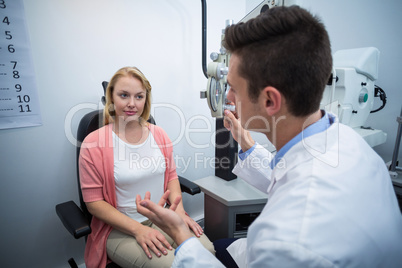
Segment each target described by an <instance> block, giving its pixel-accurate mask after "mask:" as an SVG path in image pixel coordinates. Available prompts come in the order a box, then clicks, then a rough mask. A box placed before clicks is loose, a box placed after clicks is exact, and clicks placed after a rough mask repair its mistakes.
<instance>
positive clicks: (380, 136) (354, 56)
mask: <svg viewBox="0 0 402 268" xmlns="http://www.w3.org/2000/svg"><path fill="white" fill-rule="evenodd" d="M379 56H380V52H379V50H378V49H377V48H374V47H367V48H356V49H346V50H339V51H337V52H335V54H334V55H333V65H334V67H333V71H332V75H331V79H330V80H329V82H328V85H327V86H326V88H325V90H324V94H323V97H322V100H321V104H320V108H321V109H325V110H326V111H329V112H332V113H333V114H335V115H337V116H338V118H339V122H341V123H343V124H345V125H348V126H350V127H351V128H353V129H354V130H355V131H356V132H357V133H359V134H360V135H361V136H362V137H363V138H364V139H365V140H366V141H367V143H368V144H369V145H370V146H372V147H374V146H376V145H379V144H382V143H384V142H385V141H386V139H387V134H386V133H384V132H383V131H381V130H377V129H372V128H370V127H364V126H363V125H364V124H365V122H366V120H367V118H368V116H369V115H370V112H372V109H373V104H374V96H375V88H376V86H375V84H374V82H375V80H377V78H378V61H379ZM377 110H378V109H377Z"/></svg>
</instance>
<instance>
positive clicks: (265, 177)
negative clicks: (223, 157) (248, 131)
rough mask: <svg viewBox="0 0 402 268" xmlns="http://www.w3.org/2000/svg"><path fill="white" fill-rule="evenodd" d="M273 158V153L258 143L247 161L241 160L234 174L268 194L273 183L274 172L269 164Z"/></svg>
mask: <svg viewBox="0 0 402 268" xmlns="http://www.w3.org/2000/svg"><path fill="white" fill-rule="evenodd" d="M272 158H273V155H272V153H271V152H269V151H268V150H267V149H265V148H264V147H263V146H261V145H260V144H258V143H256V147H255V148H254V150H253V151H252V152H251V153H250V154H249V155H248V156H247V157H246V158H245V159H243V160H242V159H240V158H239V161H238V162H237V164H236V166H235V167H234V169H233V171H232V172H233V173H234V174H236V175H237V176H238V177H239V178H241V179H243V180H244V181H246V182H247V183H249V184H250V185H252V186H254V187H255V188H257V189H258V190H260V191H261V192H263V193H266V192H267V189H268V186H269V184H270V183H271V172H272V170H271V168H270V166H269V164H270V162H271V160H272Z"/></svg>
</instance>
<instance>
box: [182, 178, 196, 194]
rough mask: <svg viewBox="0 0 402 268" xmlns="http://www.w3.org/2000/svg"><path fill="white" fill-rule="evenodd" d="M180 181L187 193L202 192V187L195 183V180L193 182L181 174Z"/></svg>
mask: <svg viewBox="0 0 402 268" xmlns="http://www.w3.org/2000/svg"><path fill="white" fill-rule="evenodd" d="M179 181H180V187H181V191H182V192H185V193H188V194H191V195H195V194H198V193H201V189H200V187H199V186H198V185H197V184H195V183H194V182H192V181H190V180H188V179H186V178H183V177H181V176H179Z"/></svg>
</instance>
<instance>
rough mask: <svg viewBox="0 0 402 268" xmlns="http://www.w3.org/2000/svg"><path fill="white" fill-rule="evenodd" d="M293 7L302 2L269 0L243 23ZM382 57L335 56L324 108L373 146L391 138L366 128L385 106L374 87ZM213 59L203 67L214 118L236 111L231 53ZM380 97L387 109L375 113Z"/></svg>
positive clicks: (361, 52) (365, 53)
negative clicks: (230, 76) (230, 95)
mask: <svg viewBox="0 0 402 268" xmlns="http://www.w3.org/2000/svg"><path fill="white" fill-rule="evenodd" d="M293 4H300V0H299V1H298V0H282V1H274V0H266V1H263V2H262V3H261V4H260V5H258V6H257V7H256V8H255V9H254V10H252V11H251V12H250V13H249V14H247V15H246V16H245V17H244V18H243V19H242V20H240V21H239V22H246V21H248V20H249V19H252V18H254V17H256V16H258V15H259V14H260V13H262V12H265V11H266V10H268V9H270V8H274V7H276V6H289V5H293ZM232 24H233V20H227V21H226V27H227V26H230V25H232ZM224 31H225V30H224V29H223V30H222V36H221V40H223V38H224ZM379 55H380V52H379V51H378V49H376V48H374V47H369V48H358V49H348V50H340V51H337V52H336V53H335V54H334V56H333V59H334V67H333V72H332V76H331V79H330V81H329V83H328V85H327V87H326V89H325V91H324V95H323V98H322V101H321V107H320V108H321V109H325V110H327V111H330V112H332V113H334V114H336V115H337V116H338V117H339V121H340V122H341V123H343V124H346V125H349V126H350V127H352V128H353V129H354V130H355V131H356V132H358V133H359V134H360V135H361V136H362V137H363V138H364V139H365V140H366V141H367V142H368V144H369V145H370V146H372V147H374V146H377V145H379V144H382V143H384V142H385V141H386V138H387V134H386V133H384V132H383V131H381V130H376V129H372V128H370V127H364V126H363V125H364V123H365V122H366V120H367V118H368V116H369V114H370V112H376V111H378V110H381V109H382V108H383V106H385V99H386V97H385V93H384V91H383V90H382V89H381V88H379V87H377V86H375V84H374V82H375V80H377V78H378V61H379ZM210 58H211V60H212V62H211V63H209V64H208V68H205V66H203V69H204V70H205V69H206V70H207V71H206V76H207V78H208V83H207V89H206V91H201V98H205V99H207V102H208V106H209V108H210V110H211V115H212V117H216V118H222V117H223V112H224V110H225V109H229V110H232V111H233V110H234V109H235V107H234V106H233V105H231V104H229V103H228V100H227V99H226V94H227V92H228V91H229V86H228V84H227V74H228V66H229V60H230V54H229V53H227V51H226V49H225V48H224V47H223V46H221V48H220V51H219V53H217V52H213V53H211V55H210ZM378 94H380V96H381V99H382V100H383V106H382V107H380V108H379V109H377V110H375V111H372V109H373V103H374V97H375V96H377V95H378Z"/></svg>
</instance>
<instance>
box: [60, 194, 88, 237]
mask: <svg viewBox="0 0 402 268" xmlns="http://www.w3.org/2000/svg"><path fill="white" fill-rule="evenodd" d="M56 212H57V215H58V216H59V218H60V220H61V222H62V223H63V225H64V227H66V229H67V231H69V232H70V234H72V235H73V236H74V237H75V238H76V239H78V238H80V237H83V236H86V235H89V234H90V233H91V227H90V226H89V222H88V220H87V218H86V217H85V215H84V213H83V212H82V211H81V209H80V208H79V207H78V206H77V205H76V204H75V203H74V201H68V202H65V203H61V204H58V205H56Z"/></svg>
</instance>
